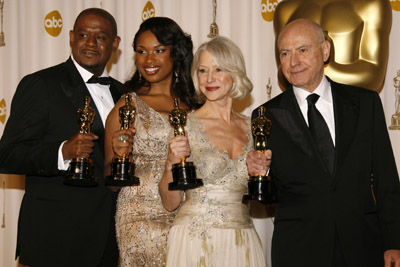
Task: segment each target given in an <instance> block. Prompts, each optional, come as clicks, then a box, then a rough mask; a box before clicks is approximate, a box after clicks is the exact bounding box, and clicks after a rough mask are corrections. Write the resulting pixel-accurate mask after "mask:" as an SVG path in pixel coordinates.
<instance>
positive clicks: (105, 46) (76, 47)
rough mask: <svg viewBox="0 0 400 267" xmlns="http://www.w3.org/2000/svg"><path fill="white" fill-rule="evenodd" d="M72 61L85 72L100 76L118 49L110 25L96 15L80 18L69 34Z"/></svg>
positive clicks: (117, 43) (116, 38) (117, 41)
mask: <svg viewBox="0 0 400 267" xmlns="http://www.w3.org/2000/svg"><path fill="white" fill-rule="evenodd" d="M69 38H70V45H71V51H72V55H73V57H74V59H75V60H76V62H78V64H79V65H81V66H82V67H83V68H85V69H86V70H88V71H90V72H91V73H93V74H95V75H97V76H100V75H101V74H102V73H103V71H104V68H105V66H106V64H107V61H108V60H109V59H110V57H111V54H112V52H113V51H115V50H117V49H118V45H119V42H120V38H119V37H118V36H116V35H115V32H114V31H113V28H112V25H111V23H110V22H109V21H108V20H107V19H106V18H104V17H102V16H100V15H96V14H86V15H83V16H81V17H80V18H79V19H78V20H77V21H76V23H75V25H74V30H72V31H70V33H69Z"/></svg>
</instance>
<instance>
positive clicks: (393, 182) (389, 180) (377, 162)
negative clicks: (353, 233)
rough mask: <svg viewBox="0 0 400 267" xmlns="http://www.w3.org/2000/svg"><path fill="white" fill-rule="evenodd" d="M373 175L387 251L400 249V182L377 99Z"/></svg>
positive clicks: (376, 98) (374, 121) (377, 98)
mask: <svg viewBox="0 0 400 267" xmlns="http://www.w3.org/2000/svg"><path fill="white" fill-rule="evenodd" d="M373 103H374V106H373V109H374V118H373V124H374V127H373V131H374V132H373V153H374V154H373V173H374V189H375V195H376V204H377V209H378V213H379V220H380V225H381V227H382V232H383V238H384V248H385V250H387V249H400V183H399V176H398V172H397V168H396V162H395V159H394V155H393V150H392V146H391V143H390V138H389V134H388V131H387V126H386V121H385V116H384V112H383V107H382V103H381V101H380V98H379V96H378V94H376V93H374V96H373Z"/></svg>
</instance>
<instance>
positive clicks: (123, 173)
mask: <svg viewBox="0 0 400 267" xmlns="http://www.w3.org/2000/svg"><path fill="white" fill-rule="evenodd" d="M134 173H135V164H134V163H133V162H132V161H131V160H130V159H128V158H115V159H113V160H112V162H111V175H108V176H106V180H105V182H106V185H110V186H132V185H139V184H140V180H139V178H138V177H136V176H135V175H134Z"/></svg>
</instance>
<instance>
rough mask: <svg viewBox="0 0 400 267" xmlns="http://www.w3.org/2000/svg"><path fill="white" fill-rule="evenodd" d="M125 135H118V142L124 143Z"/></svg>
mask: <svg viewBox="0 0 400 267" xmlns="http://www.w3.org/2000/svg"><path fill="white" fill-rule="evenodd" d="M126 139H127V138H126V135H125V134H120V135H119V136H118V140H119V141H120V142H123V143H126Z"/></svg>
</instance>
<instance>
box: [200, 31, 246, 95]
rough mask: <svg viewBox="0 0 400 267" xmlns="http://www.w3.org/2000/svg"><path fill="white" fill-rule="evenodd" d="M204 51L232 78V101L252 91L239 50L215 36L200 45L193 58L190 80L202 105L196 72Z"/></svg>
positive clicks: (226, 39) (225, 40)
mask: <svg viewBox="0 0 400 267" xmlns="http://www.w3.org/2000/svg"><path fill="white" fill-rule="evenodd" d="M204 51H208V52H210V54H211V55H212V57H213V59H214V61H215V63H216V64H217V65H218V66H219V67H220V68H221V69H222V71H224V72H226V73H228V74H229V75H231V76H232V79H233V83H234V84H233V86H232V91H231V97H232V98H233V99H235V100H240V99H242V98H244V97H245V96H246V95H247V94H248V93H250V92H251V90H253V84H252V82H251V81H250V79H249V78H248V77H247V74H246V66H245V62H244V57H243V54H242V52H241V51H240V48H239V47H238V46H237V45H236V44H235V43H234V42H233V41H232V40H230V39H229V38H226V37H224V36H217V37H215V38H213V39H211V40H210V41H208V42H205V43H203V44H202V45H200V47H199V48H198V49H197V51H196V54H195V55H194V58H193V64H192V79H193V83H194V87H195V89H196V93H197V95H198V96H199V101H200V102H202V103H204V102H205V97H204V95H203V94H202V92H201V91H200V88H199V79H198V76H197V71H198V67H199V59H200V55H201V54H202V53H203V52H204Z"/></svg>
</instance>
